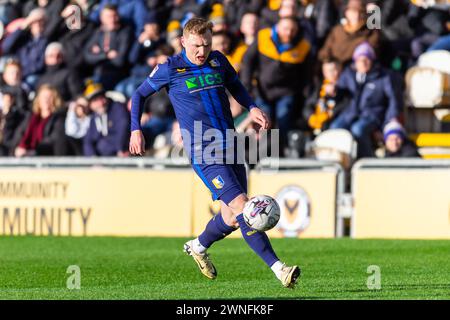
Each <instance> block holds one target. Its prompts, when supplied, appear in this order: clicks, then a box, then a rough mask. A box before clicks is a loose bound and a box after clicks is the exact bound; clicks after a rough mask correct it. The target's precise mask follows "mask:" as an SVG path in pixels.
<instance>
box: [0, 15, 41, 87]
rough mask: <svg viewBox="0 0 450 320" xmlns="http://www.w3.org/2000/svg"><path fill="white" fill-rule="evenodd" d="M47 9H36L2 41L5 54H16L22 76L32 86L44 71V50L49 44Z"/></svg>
mask: <svg viewBox="0 0 450 320" xmlns="http://www.w3.org/2000/svg"><path fill="white" fill-rule="evenodd" d="M45 21H46V16H45V10H44V9H41V8H37V9H34V10H33V11H31V12H30V14H29V15H28V17H27V18H26V19H25V21H24V22H23V24H22V26H21V27H20V28H19V29H17V30H16V31H15V32H13V33H12V34H11V35H9V36H8V37H7V38H6V39H5V40H4V41H3V42H2V52H3V54H10V55H15V56H17V58H18V59H19V61H20V63H21V66H22V76H23V78H24V80H25V82H27V84H29V85H30V86H31V87H34V85H35V84H36V81H37V77H38V75H39V74H41V73H42V72H43V71H44V51H45V47H46V46H47V38H46V37H45V36H44V30H45Z"/></svg>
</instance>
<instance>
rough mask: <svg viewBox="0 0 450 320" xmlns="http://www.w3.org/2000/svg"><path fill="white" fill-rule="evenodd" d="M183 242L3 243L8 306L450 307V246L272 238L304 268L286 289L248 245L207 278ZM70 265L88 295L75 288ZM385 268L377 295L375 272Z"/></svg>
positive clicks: (2, 290) (223, 248) (0, 294)
mask: <svg viewBox="0 0 450 320" xmlns="http://www.w3.org/2000/svg"><path fill="white" fill-rule="evenodd" d="M185 241H186V239H182V238H114V237H91V238H90V237H87V238H70V237H67V238H65V237H61V238H60V237H0V299H233V298H238V299H450V263H449V262H450V241H390V240H351V239H337V240H333V239H330V240H324V239H300V240H298V239H274V240H273V241H272V243H273V246H274V248H275V250H276V251H277V253H278V255H279V257H280V258H281V259H282V260H284V261H286V262H287V263H289V264H294V263H295V264H298V265H299V266H300V267H301V268H302V271H303V273H302V277H301V278H300V280H299V286H298V287H297V288H296V289H294V290H290V289H285V288H283V287H282V286H281V284H280V282H279V281H278V280H277V279H276V278H275V277H274V275H273V274H272V272H271V271H270V269H269V268H267V267H266V266H265V265H264V263H263V262H262V261H261V260H260V259H259V258H258V257H257V256H256V254H254V253H253V252H252V251H251V250H250V249H249V248H248V247H247V245H246V244H245V242H244V241H243V240H242V239H225V240H223V241H221V242H219V243H217V244H215V245H214V246H213V247H212V248H211V249H210V253H211V257H212V259H213V261H214V263H215V265H216V267H217V269H218V278H217V279H216V280H214V281H211V280H208V279H206V278H204V277H203V276H202V275H201V274H200V272H199V271H198V270H197V266H196V265H195V264H194V261H193V260H192V259H191V258H190V257H188V256H186V255H185V254H184V253H182V246H183V243H184V242H185ZM69 265H78V266H79V267H80V270H81V289H80V290H69V289H67V287H66V282H67V279H68V278H69V277H70V276H71V275H70V274H68V273H66V271H67V268H68V266H69ZM370 265H376V266H379V267H380V270H381V289H380V290H369V289H368V287H367V279H368V277H369V276H370V274H368V273H367V268H368V267H369V266H370Z"/></svg>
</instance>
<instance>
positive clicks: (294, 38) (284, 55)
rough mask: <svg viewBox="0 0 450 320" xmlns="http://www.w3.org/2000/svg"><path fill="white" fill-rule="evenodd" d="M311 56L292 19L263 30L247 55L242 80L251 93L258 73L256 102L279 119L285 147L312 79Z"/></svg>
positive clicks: (283, 20) (274, 117)
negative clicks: (309, 80) (298, 108)
mask: <svg viewBox="0 0 450 320" xmlns="http://www.w3.org/2000/svg"><path fill="white" fill-rule="evenodd" d="M310 56H311V41H310V40H308V39H307V37H306V35H305V34H304V32H303V30H301V29H300V27H299V23H298V21H297V20H296V19H295V18H292V17H284V18H281V19H280V21H279V22H278V23H277V24H276V25H275V26H273V27H272V28H266V29H262V30H260V31H259V32H258V34H257V39H256V41H255V42H254V43H253V44H252V45H251V46H250V47H249V48H248V50H247V53H246V54H245V56H244V61H243V65H242V69H241V80H242V82H243V84H244V86H246V87H247V89H249V90H251V89H252V84H253V76H254V74H255V73H257V82H258V87H257V90H253V92H254V94H255V95H256V96H257V99H256V103H257V104H258V105H259V106H260V107H261V109H262V110H263V111H264V112H266V113H267V114H270V115H271V118H272V119H276V121H277V125H278V128H279V129H280V138H281V143H282V144H283V143H285V142H286V140H287V133H288V131H289V130H290V129H291V126H292V123H291V120H292V114H293V111H294V110H293V109H294V107H295V105H296V101H298V98H300V97H301V92H302V90H303V87H304V85H305V83H306V80H307V79H308V62H307V60H308V59H309V58H310ZM255 91H256V92H255ZM273 114H275V116H273Z"/></svg>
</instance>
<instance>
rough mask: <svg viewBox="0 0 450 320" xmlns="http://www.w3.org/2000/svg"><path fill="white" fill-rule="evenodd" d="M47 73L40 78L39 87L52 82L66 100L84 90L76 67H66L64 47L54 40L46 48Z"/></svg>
mask: <svg viewBox="0 0 450 320" xmlns="http://www.w3.org/2000/svg"><path fill="white" fill-rule="evenodd" d="M45 67H46V69H45V73H44V74H43V75H42V76H41V77H40V78H39V81H38V83H37V86H36V87H37V88H39V86H41V85H43V84H50V85H51V86H53V87H55V88H56V90H58V92H59V94H60V95H61V97H62V98H63V99H64V100H65V101H69V100H71V99H74V98H75V97H76V96H78V95H79V94H80V93H81V91H82V81H81V79H80V77H79V75H78V71H77V70H76V69H69V68H67V67H66V64H65V59H64V53H63V47H62V45H61V44H60V43H58V42H52V43H50V44H49V45H48V46H47V49H46V50H45Z"/></svg>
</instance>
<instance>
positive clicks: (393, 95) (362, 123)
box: [330, 42, 402, 158]
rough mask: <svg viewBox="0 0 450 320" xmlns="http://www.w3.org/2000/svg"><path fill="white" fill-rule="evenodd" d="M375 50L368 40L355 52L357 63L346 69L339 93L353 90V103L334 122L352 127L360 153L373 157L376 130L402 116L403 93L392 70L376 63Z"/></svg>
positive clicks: (332, 124) (345, 126)
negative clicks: (373, 136) (373, 139)
mask: <svg viewBox="0 0 450 320" xmlns="http://www.w3.org/2000/svg"><path fill="white" fill-rule="evenodd" d="M375 58H376V56H375V52H374V50H373V48H372V47H371V46H370V44H368V43H367V42H364V43H362V44H360V45H359V46H358V47H357V48H356V50H355V52H354V54H353V61H354V62H355V64H354V66H349V67H347V68H346V70H345V71H344V72H343V73H342V75H341V77H340V78H339V81H338V84H337V94H338V95H339V94H344V93H349V94H350V96H351V101H350V104H349V106H348V107H347V108H346V109H345V110H344V111H343V112H342V113H341V114H340V115H339V116H338V117H337V118H336V119H335V120H334V121H333V122H332V123H331V126H330V127H331V129H347V130H350V131H351V133H352V134H353V136H354V138H355V139H356V141H357V142H358V157H359V158H361V157H373V155H374V153H373V148H372V134H373V133H374V132H375V131H377V130H381V128H382V127H383V125H384V124H386V123H388V122H389V121H392V120H395V119H398V118H399V116H400V113H401V108H402V97H401V94H399V92H398V90H397V89H398V86H397V83H395V82H394V81H393V77H392V75H391V73H389V71H387V70H386V69H384V68H382V67H381V66H379V65H378V64H376V63H375Z"/></svg>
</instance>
